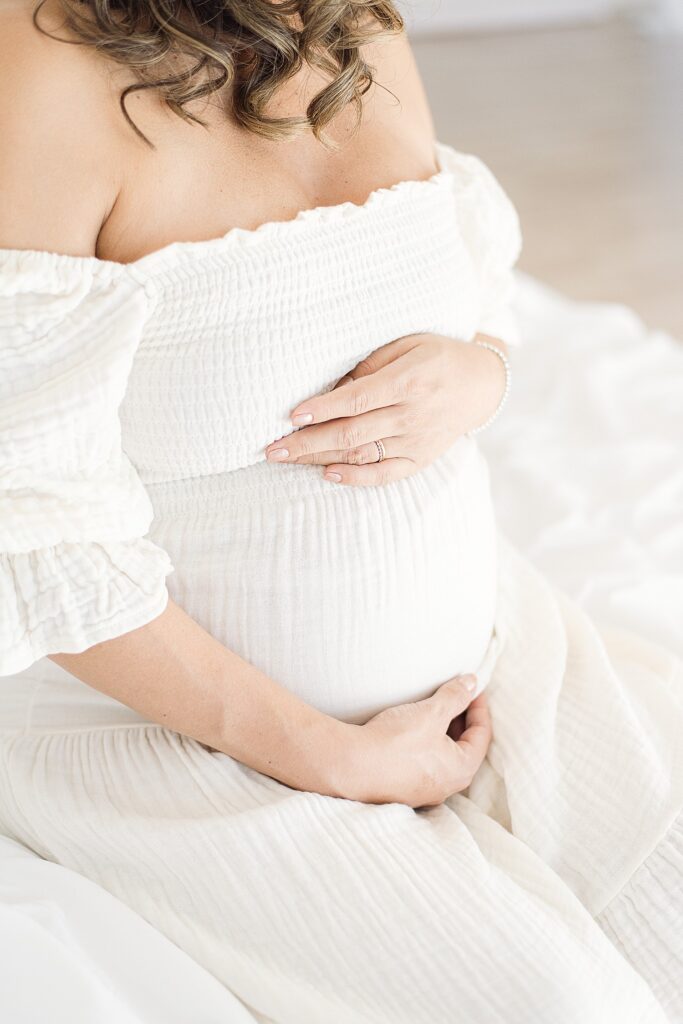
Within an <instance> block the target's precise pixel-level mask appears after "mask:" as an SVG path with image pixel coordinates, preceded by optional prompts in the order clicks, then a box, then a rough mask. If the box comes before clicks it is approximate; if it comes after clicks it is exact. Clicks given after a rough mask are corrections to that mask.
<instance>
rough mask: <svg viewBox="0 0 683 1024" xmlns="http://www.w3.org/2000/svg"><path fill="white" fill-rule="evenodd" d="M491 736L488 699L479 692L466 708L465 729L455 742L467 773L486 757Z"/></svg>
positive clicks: (473, 770) (477, 766)
mask: <svg viewBox="0 0 683 1024" xmlns="http://www.w3.org/2000/svg"><path fill="white" fill-rule="evenodd" d="M492 738H493V730H492V727H491V714H490V712H489V707H488V701H487V700H486V695H485V694H483V693H480V694H479V696H478V697H477V699H476V700H473V701H472V703H471V704H470V706H469V708H468V709H467V716H466V719H465V731H464V732H463V734H462V736H461V737H460V739H459V740H458V741H457V742H456V744H455V745H456V747H457V748H458V749H459V752H460V753H461V755H462V756H463V758H464V761H463V766H466V770H467V772H468V774H469V773H470V772H471V774H472V775H474V773H475V772H476V770H477V768H479V766H480V765H481V763H482V761H483V760H484V758H485V757H486V752H487V750H488V749H489V746H490V745H491V740H492Z"/></svg>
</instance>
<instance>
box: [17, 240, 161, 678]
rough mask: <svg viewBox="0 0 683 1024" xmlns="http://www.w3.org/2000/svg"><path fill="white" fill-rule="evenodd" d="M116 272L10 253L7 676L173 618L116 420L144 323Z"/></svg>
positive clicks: (121, 269)
mask: <svg viewBox="0 0 683 1024" xmlns="http://www.w3.org/2000/svg"><path fill="white" fill-rule="evenodd" d="M126 271H127V268H126V267H125V266H122V265H119V264H108V263H106V262H104V261H98V260H96V259H91V258H88V257H83V258H81V257H68V256H61V255H58V254H53V253H46V252H34V251H26V252H23V251H17V250H5V251H4V252H0V675H9V674H12V673H15V672H19V671H21V670H22V669H24V668H27V667H28V666H29V665H31V664H32V663H33V662H35V661H37V660H38V659H39V658H41V657H43V656H45V655H47V654H55V653H58V652H63V653H76V652H79V651H83V650H86V649H87V648H88V647H90V646H92V645H93V644H95V643H99V642H102V641H104V640H108V639H112V638H113V637H115V636H119V635H121V634H123V633H126V632H128V631H129V630H131V629H135V628H137V627H138V626H142V625H144V624H145V623H147V622H149V621H151V620H152V619H153V618H155V617H156V616H157V615H160V614H161V612H162V611H163V610H164V608H165V607H166V603H167V601H168V591H167V588H166V582H165V577H166V576H167V575H168V573H170V572H172V571H173V565H172V564H171V561H170V559H169V557H168V555H167V554H166V553H165V552H164V551H163V550H162V549H160V548H159V547H157V546H156V545H155V544H153V543H152V542H151V541H150V540H147V539H145V536H144V535H145V534H146V532H147V531H148V529H149V526H150V524H151V521H152V518H153V509H152V505H151V502H150V500H149V496H148V495H147V492H146V491H145V488H144V486H143V484H142V482H141V480H140V478H139V476H138V474H137V472H136V470H135V468H134V467H133V465H132V463H131V462H130V460H129V459H128V458H127V456H126V455H125V453H124V452H123V450H122V447H121V426H120V422H119V416H118V410H119V406H120V404H121V402H122V400H123V396H124V394H125V390H126V383H127V378H128V374H129V372H130V369H131V365H132V362H133V357H134V355H135V351H136V349H137V346H138V344H139V341H140V338H141V334H142V329H143V326H144V323H145V318H146V300H145V295H144V291H143V289H142V288H141V286H140V285H139V284H138V283H137V282H136V281H135V280H134V279H133V278H132V277H131V276H130V275H129V274H128V273H127V272H126Z"/></svg>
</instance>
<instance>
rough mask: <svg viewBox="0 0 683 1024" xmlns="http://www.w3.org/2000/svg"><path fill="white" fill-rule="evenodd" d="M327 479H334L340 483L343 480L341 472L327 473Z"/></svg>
mask: <svg viewBox="0 0 683 1024" xmlns="http://www.w3.org/2000/svg"><path fill="white" fill-rule="evenodd" d="M325 479H326V480H334V482H335V483H336V484H338V483H339V482H340V480H341V473H325Z"/></svg>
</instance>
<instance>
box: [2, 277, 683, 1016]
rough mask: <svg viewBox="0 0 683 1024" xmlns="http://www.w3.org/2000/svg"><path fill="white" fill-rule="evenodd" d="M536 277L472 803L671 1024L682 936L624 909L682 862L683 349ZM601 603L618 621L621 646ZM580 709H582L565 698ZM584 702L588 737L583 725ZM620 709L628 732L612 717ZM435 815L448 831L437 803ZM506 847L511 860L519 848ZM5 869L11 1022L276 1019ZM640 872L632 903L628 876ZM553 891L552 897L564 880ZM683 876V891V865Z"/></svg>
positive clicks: (27, 860)
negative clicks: (590, 787) (588, 801)
mask: <svg viewBox="0 0 683 1024" xmlns="http://www.w3.org/2000/svg"><path fill="white" fill-rule="evenodd" d="M518 280H519V285H520V288H519V297H518V310H519V313H520V318H521V328H522V331H521V333H522V337H523V339H524V340H523V344H522V345H521V346H520V348H519V350H516V351H515V353H514V363H513V374H514V380H513V391H512V394H511V398H510V402H509V405H508V408H507V409H506V411H505V414H504V415H503V416H502V417H501V419H500V420H499V421H498V422H497V423H496V424H495V426H494V427H492V428H491V429H490V431H488V432H487V433H486V434H483V435H482V437H481V441H482V444H483V445H484V446H485V450H486V453H487V455H488V457H489V460H490V464H491V469H492V479H493V482H494V495H495V499H496V504H497V508H498V516H499V521H500V525H501V529H502V531H503V533H504V534H505V536H507V537H508V538H509V540H510V542H511V544H509V545H508V544H505V542H504V543H503V559H502V572H503V575H502V580H501V583H502V587H501V619H500V634H501V639H502V641H503V653H502V655H501V664H500V667H499V668H498V669H497V670H496V672H495V673H494V677H493V679H492V683H491V700H492V706H493V707H494V712H497V714H496V721H497V728H496V741H495V744H494V746H493V747H492V750H491V755H490V757H489V759H488V762H487V763H486V765H485V767H484V768H483V769H482V771H481V772H480V774H479V775H478V777H477V779H476V780H475V784H474V785H473V786H472V787H471V790H470V800H467V799H465V798H456V801H455V804H454V806H456V807H457V808H458V810H459V812H460V813H461V815H462V818H463V821H464V822H465V824H466V825H467V827H468V829H470V831H471V833H472V834H473V835H475V836H476V837H477V840H478V842H479V844H480V845H481V844H482V843H483V844H484V846H485V845H486V842H487V839H486V837H487V835H488V832H487V826H486V825H485V820H486V819H484V820H483V821H482V818H483V816H480V810H482V809H483V810H485V811H486V813H487V814H488V815H490V816H491V817H492V818H494V819H495V820H496V821H497V822H498V823H500V824H502V825H503V826H504V827H505V828H508V827H511V828H513V830H514V833H515V835H516V836H517V837H518V838H521V839H522V840H523V842H524V843H526V844H527V845H528V847H529V849H530V851H532V854H531V855H530V863H532V862H533V854H534V853H537V854H540V856H541V858H542V859H543V860H544V861H545V862H546V863H547V864H549V865H550V867H551V868H553V869H554V871H555V872H556V873H557V874H558V875H559V876H560V878H561V879H562V880H563V882H564V883H565V884H566V887H567V889H568V890H569V891H570V892H573V893H574V894H575V895H576V896H577V897H578V901H579V902H580V903H582V904H583V905H584V907H586V908H587V909H588V911H589V912H590V914H591V915H592V916H594V917H597V918H598V920H599V922H600V924H601V925H602V928H603V930H604V931H605V932H607V934H608V935H609V937H610V938H611V939H612V941H613V942H615V943H616V944H617V947H618V948H619V950H620V952H621V953H622V954H623V955H624V956H625V957H626V958H627V959H630V960H631V961H632V962H633V963H634V964H635V966H636V967H637V969H638V970H639V971H641V973H642V974H643V975H644V976H645V977H646V979H647V981H648V982H649V984H650V985H651V986H652V988H653V989H654V991H655V994H656V996H657V998H658V1000H659V1001H660V1004H661V1005H662V1007H664V1008H665V1010H666V1011H667V1012H668V1015H669V1019H670V1020H672V1021H676V1020H679V1021H680V1020H683V1005H681V1003H680V1001H679V1002H676V998H677V997H676V992H675V990H674V989H675V983H676V972H678V971H679V969H680V968H681V966H682V965H683V950H681V949H680V948H679V949H678V950H676V949H674V948H673V947H671V942H670V939H671V935H672V934H673V928H671V929H669V931H667V930H666V928H665V929H664V934H663V936H661V941H662V943H663V944H667V943H668V945H669V947H670V948H669V950H668V953H667V970H663V969H662V959H663V958H662V956H661V955H660V953H659V949H658V948H657V937H656V936H654V937H653V935H652V934H651V931H652V928H653V927H654V925H652V924H651V922H650V921H645V922H644V923H643V925H642V928H641V929H640V931H639V930H638V928H635V929H631V932H629V922H628V920H627V910H626V909H625V908H626V907H627V905H628V906H631V907H633V906H636V907H637V906H639V904H638V899H640V900H641V901H642V903H643V905H644V906H646V907H647V906H649V907H650V908H653V909H654V910H655V911H657V912H658V913H659V914H660V919H661V920H664V908H663V905H662V903H663V901H662V900H661V899H660V900H659V902H658V898H659V896H660V895H661V894H660V893H659V890H658V888H657V878H655V879H654V883H652V884H649V887H648V885H645V882H644V881H642V879H644V878H645V875H644V874H643V868H644V867H645V868H646V869H647V870H646V874H652V873H653V866H654V868H656V870H655V871H654V873H655V875H656V874H657V873H660V874H661V873H663V872H664V871H665V870H666V869H667V868H668V870H669V871H670V872H671V871H672V870H673V871H674V872H675V870H676V869H675V863H676V861H675V858H676V857H678V856H679V855H680V850H681V849H683V846H681V844H680V842H678V844H677V843H676V842H675V835H674V831H672V830H669V832H668V833H667V829H669V827H670V826H671V825H672V822H673V819H674V818H675V816H676V813H677V811H678V809H679V808H680V806H681V802H682V801H683V766H682V765H681V761H680V754H679V752H678V749H677V747H678V744H677V738H678V736H679V735H680V730H681V725H682V721H683V719H682V717H681V716H683V711H681V709H680V688H681V679H680V664H679V663H678V662H677V661H676V660H675V659H674V658H672V657H671V655H670V654H669V653H668V652H676V651H677V652H679V653H683V637H682V636H681V621H682V619H683V516H682V514H681V513H682V509H683V464H682V463H681V459H680V446H681V440H683V413H682V412H681V408H680V406H681V403H680V400H679V398H678V397H677V396H680V395H681V394H683V347H681V346H679V345H678V344H677V343H676V342H675V341H674V340H673V339H670V338H668V337H667V336H665V335H663V334H661V333H653V332H648V331H647V330H646V329H645V328H644V327H643V325H642V324H641V323H640V322H639V321H638V319H637V318H636V317H635V316H634V315H633V314H632V313H630V312H629V311H628V310H626V309H624V308H622V307H616V306H605V305H595V304H591V305H588V304H576V303H571V302H569V301H567V300H565V299H563V298H561V297H560V296H558V295H556V294H554V293H552V292H550V291H549V290H547V289H545V288H544V287H543V286H541V285H539V284H538V283H536V282H534V281H532V280H530V279H528V278H525V277H523V276H522V275H519V278H518ZM534 565H535V566H536V567H538V569H540V571H541V574H542V575H539V574H538V573H537V572H535V570H534V568H533V566H534ZM543 576H545V577H547V579H548V580H549V581H551V582H552V583H553V584H555V585H557V586H559V587H560V588H561V589H562V590H563V591H564V592H566V594H568V595H571V597H573V598H574V599H576V601H578V605H577V604H575V603H574V602H573V601H569V600H567V601H565V600H564V599H563V598H562V595H561V594H558V593H557V591H554V590H553V589H552V588H551V587H550V586H549V585H547V584H546V583H544V581H543V578H542V577H543ZM581 608H583V609H585V610H586V611H587V612H589V613H590V616H591V618H592V619H593V620H594V621H595V622H599V623H600V624H601V626H605V627H606V626H608V625H609V627H610V628H609V629H608V630H607V629H603V632H602V640H604V641H605V642H606V644H607V646H606V648H603V646H602V641H601V638H600V636H599V635H598V633H597V632H596V630H595V627H594V625H593V624H592V623H591V620H590V619H589V618H588V617H587V616H586V615H585V614H584V613H583V612H582V611H581ZM520 623H524V624H525V628H524V630H520ZM535 627H538V628H536V629H535ZM624 628H625V629H631V630H634V631H635V632H637V633H639V634H640V635H641V636H642V637H644V638H646V639H649V640H650V641H652V642H653V643H647V642H640V641H639V640H637V639H636V638H634V637H632V636H630V635H629V636H627V635H626V634H625V633H624V632H623V631H622V630H623V629H624ZM657 645H660V646H657ZM603 651H607V652H608V653H609V656H610V659H611V664H609V663H607V662H606V661H605V658H604V655H603V654H602V653H601V652H603ZM520 652H522V654H523V658H520ZM567 652H569V653H570V655H571V657H570V660H569V661H568V660H567ZM520 662H521V663H522V664H524V665H526V666H529V665H532V666H533V672H532V673H531V678H529V677H528V674H527V676H525V678H524V679H521V678H520V679H519V683H518V686H519V693H520V695H521V696H522V697H523V699H520V700H519V701H517V700H516V699H515V687H514V685H512V684H511V681H512V682H513V683H514V680H515V672H517V671H518V668H517V667H516V666H517V664H518V663H520ZM615 669H616V670H617V671H615ZM568 673H569V674H570V676H571V685H566V679H567V677H568ZM560 680H565V685H563V686H562V687H561V688H560V686H559V681H560ZM598 683H599V686H598V685H597V684H598ZM567 701H569V702H571V703H572V705H573V710H572V713H571V714H570V715H567V713H566V708H565V710H562V709H561V705H562V703H563V702H564V704H565V705H566V702H567ZM558 707H559V708H560V710H559V711H558ZM583 708H585V721H583V723H582V728H581V729H578V728H574V727H573V728H572V729H571V730H570V731H563V729H562V728H561V726H562V725H563V723H566V722H568V721H572V722H573V723H574V726H575V725H576V722H577V720H578V719H577V714H576V712H577V709H583ZM615 708H618V709H619V719H618V721H619V732H618V734H615V730H614V729H611V728H610V725H611V723H610V716H611V715H612V714H613V713H614V709H615ZM631 712H632V713H631ZM553 722H555V723H558V724H559V725H560V728H559V729H555V730H554V729H553V728H552V724H553ZM591 759H595V766H596V771H598V772H599V773H600V785H599V786H597V787H596V794H595V804H594V805H593V806H591V807H589V808H588V809H587V812H586V807H585V804H584V805H582V804H580V803H577V801H576V800H575V799H574V798H573V793H574V790H575V787H576V780H577V778H578V779H579V780H585V778H586V761H588V763H589V764H590V762H591ZM539 763H542V764H543V765H544V772H543V773H539V772H538V771H537V767H538V764H539ZM634 768H637V774H636V775H634V776H632V777H631V776H629V772H630V771H632V770H633V769H634ZM610 772H612V773H613V774H612V775H610ZM511 773H512V774H511ZM653 793H656V794H657V800H656V801H652V800H651V799H650V797H651V795H652V794H653ZM558 794H559V796H560V798H559V799H558ZM633 809H636V810H637V813H636V814H630V813H628V812H629V810H633ZM584 812H586V813H584ZM430 813H431V812H430ZM444 814H445V812H444ZM433 818H434V820H435V822H436V823H438V822H439V821H443V822H445V818H444V817H443V815H441V816H440V815H439V813H438V812H437V813H435V814H434V815H433ZM442 827H443V828H444V829H445V828H446V825H445V824H443V825H442ZM448 827H450V826H448ZM496 835H497V833H496V832H495V831H492V832H491V833H490V841H491V843H492V844H495V842H496V839H495V837H496ZM681 837H682V838H683V831H682V833H681ZM454 842H455V840H454ZM667 843H668V844H670V845H669V846H666V845H665V844H667ZM658 844H659V845H658ZM655 847H657V849H655ZM510 849H512V847H510ZM496 856H497V857H498V860H497V863H498V865H499V867H500V866H501V865H505V866H506V868H509V869H510V870H511V868H510V865H511V864H512V860H510V861H507V860H506V857H507V853H506V854H505V855H501V854H500V851H498V854H497V855H496ZM493 860H494V861H495V860H496V857H495V856H494V857H493ZM0 865H1V877H2V879H3V881H2V893H1V895H2V900H3V904H4V906H3V907H2V912H1V915H0V922H1V924H0V941H1V942H2V946H3V953H4V954H5V955H4V956H3V957H2V958H0V962H2V964H3V969H4V970H5V971H6V972H7V973H8V974H9V977H5V978H3V979H1V980H2V981H3V982H4V984H3V991H4V993H5V996H6V995H7V993H10V1005H9V1007H7V1018H8V1020H11V1021H12V1022H13V1024H28V1022H29V1021H30V1022H33V1021H35V1020H37V1019H46V1020H48V1019H49V1020H50V1021H51V1022H58V1021H61V1020H65V1021H66V1020H67V1019H69V1020H70V1021H74V1022H76V1024H79V1022H81V1021H82V1022H84V1024H85V1022H86V1021H87V1022H89V1021H91V1020H92V1021H95V1020H97V1021H98V1024H99V1022H100V1021H103V1022H104V1021H109V1020H112V1021H114V1020H116V1021H117V1024H118V1022H121V1024H124V1022H125V1024H128V1021H130V1022H131V1024H132V1022H133V1021H138V1020H139V1021H145V1022H154V1021H157V1020H158V1021H160V1022H161V1021H165V1022H172V1021H175V1020H177V1021H181V1020H192V1021H193V1022H195V1021H196V1022H197V1024H213V1022H214V1021H218V1020H221V1021H225V1022H229V1024H233V1022H235V1024H241V1022H242V1021H247V1020H252V1019H256V1020H259V1019H262V1020H266V1019H267V1018H266V1017H265V1015H264V1016H263V1017H259V1016H258V1015H250V1014H249V1013H248V1012H247V1011H246V1010H244V1008H243V1007H242V1004H241V1003H240V1002H239V1000H238V999H236V998H235V997H234V996H233V995H231V993H230V992H229V991H228V989H227V988H224V987H223V986H221V985H220V984H219V983H218V982H217V981H216V979H215V978H214V977H213V975H212V974H210V973H209V971H208V970H205V969H204V968H203V967H200V966H199V965H198V964H196V963H195V962H194V961H193V960H192V959H191V958H190V957H189V956H187V955H186V954H185V953H183V952H182V951H181V950H179V949H178V948H177V947H176V946H174V945H173V944H172V943H171V942H169V940H168V939H167V938H165V937H164V936H162V935H161V934H160V933H158V932H157V931H156V930H155V929H153V928H151V927H150V925H149V924H148V923H147V922H146V921H144V920H143V919H142V918H141V917H138V916H137V915H136V914H135V913H133V912H132V911H131V910H129V909H128V908H127V907H125V906H124V904H123V903H122V902H119V901H117V900H116V899H115V898H114V896H112V895H110V894H109V893H107V892H106V891H105V890H104V889H102V888H101V887H99V886H96V885H94V884H93V882H92V881H89V880H88V879H86V878H83V877H81V875H80V874H77V873H75V872H72V871H70V870H68V869H67V868H63V867H59V866H58V865H56V864H51V863H47V862H45V861H42V860H41V859H40V858H38V857H36V856H35V855H34V854H31V853H29V852H27V851H24V850H22V849H21V848H20V847H17V846H16V845H15V844H13V843H11V842H10V841H8V840H4V841H3V842H2V843H0ZM672 865H674V868H672ZM522 867H524V868H526V865H522ZM520 870H521V868H520ZM681 872H683V863H681ZM522 873H523V872H522ZM548 874H549V875H550V874H551V873H550V872H549V873H548ZM672 879H673V880H672ZM636 884H637V890H638V891H636V890H635V889H634V890H633V891H631V890H629V891H628V892H626V896H627V897H628V898H627V899H623V898H622V897H623V896H624V893H625V889H624V886H627V887H628V886H634V885H636ZM537 885H538V892H543V894H544V895H543V898H544V899H545V900H546V902H547V901H551V902H552V899H553V898H554V897H553V893H555V892H556V890H555V889H554V888H553V885H552V884H551V883H550V882H549V881H548V879H544V878H539V879H538V882H537ZM653 885H654V888H653ZM667 885H668V886H669V888H671V887H672V886H673V887H674V889H675V887H676V885H678V887H679V892H680V895H681V897H682V898H683V873H681V874H680V876H679V875H677V874H675V873H674V874H673V876H672V875H669V876H668V877H667ZM557 891H559V890H557ZM673 897H674V899H675V897H676V892H675V891H674V893H673ZM539 898H540V897H539ZM680 906H683V902H682V903H680V904H679V907H680ZM576 907H577V908H578V902H577V905H576ZM557 909H558V913H564V914H565V915H566V929H567V932H568V933H569V932H571V931H572V929H573V930H574V933H575V934H578V933H579V932H580V929H581V928H582V927H584V924H582V919H581V917H580V913H579V911H578V909H576V908H575V907H573V905H572V904H571V899H569V898H568V899H567V901H566V902H565V901H564V897H563V898H562V900H561V901H560V903H559V904H558V908H557ZM625 915H626V916H625ZM664 924H665V925H666V921H664ZM645 932H646V933H647V935H646V936H645V940H646V941H645V940H643V935H642V934H641V933H645ZM113 936H116V938H117V943H116V949H114V948H113V944H112V942H111V939H112V937H113ZM586 941H587V943H588V942H593V941H594V940H593V939H592V938H591V939H588V938H587V939H586ZM595 941H596V942H597V939H596V940H595ZM558 943H559V938H558ZM8 952H11V958H9V957H8V956H7V953H8ZM677 957H680V958H681V959H680V960H678V961H677V959H676V958H677ZM609 969H611V968H606V970H609ZM617 973H618V972H616V973H615V977H616V976H617ZM36 977H38V978H40V979H41V984H40V985H36V984H35V983H34V980H33V979H35V978H36ZM678 977H679V979H680V980H681V983H682V987H683V976H681V975H680V974H678ZM4 1001H5V1002H6V999H5V1000H4ZM302 1019H303V1018H302ZM468 1019H470V1018H468ZM472 1019H473V1024H488V1022H487V1021H485V1020H484V1019H483V1018H482V1019H481V1020H480V1019H479V1018H477V1019H476V1021H475V1020H474V1018H472ZM515 1019H516V1018H515ZM555 1019H559V1018H558V1017H555ZM603 1019H604V1020H607V1018H606V1017H605V1018H603ZM613 1019H614V1020H615V1021H616V1020H617V1019H618V1018H613ZM634 1019H635V1017H634ZM649 1019H652V1020H653V1021H654V1020H655V1019H659V1018H655V1017H651V1018H650V1017H647V1016H644V1017H643V1020H649ZM661 1019H662V1020H663V1019H664V1017H662V1018H661ZM415 1024H417V1022H415Z"/></svg>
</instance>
